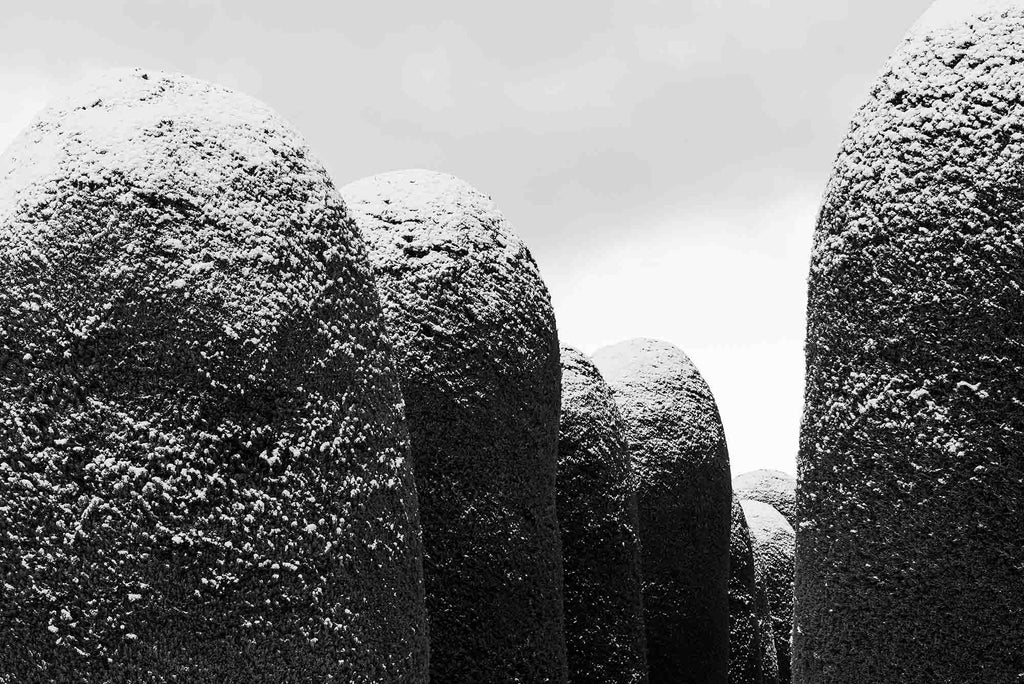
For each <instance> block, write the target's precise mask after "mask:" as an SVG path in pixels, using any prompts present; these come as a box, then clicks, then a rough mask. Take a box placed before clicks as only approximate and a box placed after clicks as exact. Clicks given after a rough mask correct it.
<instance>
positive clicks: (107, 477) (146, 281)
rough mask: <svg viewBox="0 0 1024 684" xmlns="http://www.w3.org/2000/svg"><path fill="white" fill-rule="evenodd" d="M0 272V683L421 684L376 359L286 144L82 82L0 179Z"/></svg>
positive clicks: (405, 526) (406, 476) (359, 254)
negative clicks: (388, 683) (331, 683)
mask: <svg viewBox="0 0 1024 684" xmlns="http://www.w3.org/2000/svg"><path fill="white" fill-rule="evenodd" d="M0 280H2V282H3V287H2V288H0V520H2V521H3V522H2V524H0V580H2V588H0V681H4V682H11V683H14V682H39V681H59V682H99V681H118V682H142V681H146V682H167V681H188V682H282V681H290V682H324V681H336V682H381V681H396V682H397V681H409V682H425V681H426V677H427V671H426V667H427V634H426V618H425V613H424V606H423V585H422V568H421V542H420V531H419V523H418V520H417V505H416V492H415V486H414V481H413V474H412V469H411V467H410V463H409V461H408V437H407V433H406V429H405V425H404V419H403V416H402V401H401V396H400V394H399V387H398V383H397V377H396V374H395V371H394V362H393V359H392V358H391V352H390V350H389V347H388V345H387V344H386V342H385V340H384V335H383V329H382V317H381V312H380V308H379V302H378V297H377V293H376V290H375V288H374V285H373V281H372V278H371V273H370V270H369V267H368V264H367V262H366V257H365V249H364V247H363V244H362V241H361V239H360V238H359V236H358V234H357V232H356V230H355V227H354V226H353V224H352V223H351V222H350V221H349V220H348V219H347V217H346V214H345V209H344V206H343V203H342V202H341V200H340V197H339V196H338V194H337V191H336V190H335V189H334V188H333V186H332V183H331V181H330V180H329V178H328V177H327V174H326V173H325V172H324V170H323V168H322V167H321V166H320V164H319V163H318V162H317V161H315V160H314V159H313V158H312V157H311V156H310V154H309V151H308V149H307V148H306V145H305V143H304V142H303V141H302V140H301V139H300V138H299V137H298V135H297V134H295V133H294V132H293V131H292V130H291V129H290V128H289V127H288V126H286V125H285V124H284V123H283V122H282V121H281V120H280V119H279V118H278V117H277V116H276V115H274V114H273V113H272V112H270V111H269V110H268V109H267V108H266V107H264V106H263V105H261V104H259V103H258V102H255V101H253V100H251V99H249V98H246V97H242V96H240V95H237V94H234V93H232V92H230V91H227V90H224V89H222V88H219V87H216V86H212V85H210V84H207V83H203V82H201V81H196V80H193V79H190V78H186V77H183V76H177V75H169V74H163V73H158V72H143V71H117V72H113V73H107V74H104V75H102V76H99V77H97V78H95V79H93V80H90V81H88V82H86V83H84V84H82V85H81V86H80V87H79V88H77V89H76V90H74V91H73V92H72V93H71V94H70V95H69V96H68V97H67V98H66V99H64V100H62V101H60V102H58V103H57V104H55V105H54V106H52V107H51V108H49V109H47V110H46V111H45V112H44V113H43V114H42V115H41V116H40V117H39V118H38V119H37V120H36V122H35V123H33V124H32V125H31V126H30V127H29V128H28V129H27V130H26V131H25V132H24V133H22V135H21V136H20V137H19V138H18V139H17V141H16V142H15V143H14V144H13V145H12V147H11V148H10V149H8V150H7V152H6V153H5V155H4V156H3V157H2V159H0Z"/></svg>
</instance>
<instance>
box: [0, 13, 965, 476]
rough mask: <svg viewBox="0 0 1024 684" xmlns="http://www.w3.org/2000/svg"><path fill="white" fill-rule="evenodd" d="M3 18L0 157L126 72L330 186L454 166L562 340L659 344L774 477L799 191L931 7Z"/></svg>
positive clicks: (801, 216) (793, 321)
mask: <svg viewBox="0 0 1024 684" xmlns="http://www.w3.org/2000/svg"><path fill="white" fill-rule="evenodd" d="M944 1H945V2H947V3H949V2H957V1H959V0H944ZM10 4H12V5H15V6H5V7H4V17H3V21H2V22H0V46H2V47H0V53H2V60H0V146H4V145H6V143H7V142H8V141H9V140H10V139H11V138H12V137H13V136H14V135H15V134H16V133H17V131H18V130H19V129H20V128H21V127H22V126H23V125H25V123H27V122H28V120H29V118H30V117H31V116H32V115H33V113H34V112H35V111H36V110H37V109H38V108H39V107H40V106H42V105H43V104H44V103H45V102H46V101H47V99H48V98H49V97H50V96H51V95H52V94H53V93H54V92H55V91H56V90H58V89H59V88H61V87H63V86H64V85H65V84H67V83H68V82H69V81H72V80H74V79H76V78H78V77H80V76H81V75H83V74H84V73H86V72H88V71H90V70H94V69H99V68H105V67H109V66H136V65H138V66H144V67H147V68H156V69H169V70H174V71H181V72H185V73H188V74H192V75H194V76H199V77H201V78H206V79H209V80H212V81H216V82H219V83H221V84H224V85H227V86H230V87H234V88H236V89H239V90H241V91H243V92H246V93H249V94H251V95H254V96H256V97H258V98H260V99H262V100H264V101H265V102H267V103H269V104H270V105H271V106H272V107H274V108H275V109H276V110H277V111H278V112H280V113H281V114H282V115H284V116H285V118H287V119H288V120H290V121H291V122H292V123H293V124H294V125H295V126H296V127H297V128H298V129H299V130H300V131H301V132H302V133H303V134H304V135H305V136H306V137H307V139H308V140H309V142H310V144H311V146H312V148H313V150H314V151H315V152H316V153H317V154H318V155H319V156H320V157H321V159H323V161H324V162H325V164H326V165H327V167H328V169H329V170H330V171H331V173H332V174H333V175H334V178H335V181H336V182H337V184H338V185H339V187H340V186H341V185H344V184H345V183H348V182H349V181H352V180H355V179H357V178H361V177H363V176H367V175H371V174H374V173H379V172H382V171H387V170H392V169H398V168H411V167H424V168H433V169H438V170H441V171H447V172H450V173H453V174H455V175H457V176H460V177H462V178H464V179H465V180H467V181H468V182H470V183H472V184H473V185H475V186H476V187H477V188H479V189H480V190H482V191H484V192H486V193H487V194H490V195H491V196H492V197H493V198H494V199H495V200H496V201H497V203H498V205H499V206H500V207H501V208H502V209H503V210H504V212H505V213H506V215H507V216H508V217H509V218H510V219H511V220H512V222H513V223H514V225H515V226H516V227H517V229H518V231H519V232H520V234H521V235H522V236H523V237H524V238H525V239H526V241H527V243H528V244H529V245H530V248H531V251H532V252H533V254H534V256H535V257H536V259H537V261H538V262H539V264H540V268H541V272H542V273H543V275H544V277H545V279H546V280H547V283H548V286H549V287H550V289H551V293H552V296H553V298H554V303H555V309H556V313H557V315H558V322H559V329H560V335H561V338H562V341H563V342H566V343H568V344H572V345H574V346H577V347H579V348H581V349H583V350H584V351H587V352H591V351H594V350H595V349H596V348H598V347H600V346H603V345H605V344H609V343H612V342H616V341H619V340H622V339H626V338H630V337H639V336H646V337H660V338H663V339H666V340H669V341H671V342H673V343H675V344H677V345H678V346H679V347H681V348H682V349H683V350H684V351H686V352H687V353H688V354H689V355H690V356H691V358H692V359H693V360H694V362H695V363H696V364H697V366H698V367H699V368H700V369H701V371H702V372H703V374H704V376H705V377H706V378H707V380H708V382H709V383H710V385H711V388H712V390H713V391H714V393H715V396H716V398H717V400H718V404H719V408H720V409H721V412H722V417H723V420H724V422H725V430H726V435H727V438H728V441H729V447H730V452H731V455H732V464H733V472H734V473H740V472H744V471H746V470H751V469H754V468H779V469H781V470H785V471H788V472H790V473H794V472H795V460H796V451H797V436H798V432H799V422H800V411H801V404H802V394H803V350H802V347H803V336H804V305H805V280H806V275H807V263H808V254H809V250H810V241H811V234H812V232H813V229H814V222H815V215H816V212H817V207H818V202H819V200H820V197H821V193H822V190H823V187H824V183H825V180H826V179H827V177H828V173H829V169H830V167H831V163H832V159H833V157H834V155H835V153H836V151H837V150H838V147H839V144H840V141H841V140H842V137H843V134H844V133H845V130H846V126H847V123H848V121H849V119H850V117H851V116H852V114H853V112H854V110H855V109H856V107H857V106H858V105H859V104H860V103H861V102H862V101H863V100H864V98H865V96H866V94H867V90H868V87H869V85H870V83H871V81H872V80H873V78H874V77H875V75H877V73H878V72H879V70H880V69H881V68H882V66H883V63H884V61H885V59H886V57H887V56H888V54H889V53H890V52H891V51H892V49H893V48H894V47H895V45H896V44H897V43H898V41H899V39H900V37H901V36H902V35H903V33H904V32H905V31H906V30H907V29H908V28H910V26H911V25H912V24H913V22H914V20H915V18H916V17H917V16H918V15H920V14H921V13H922V11H923V10H924V9H925V8H926V7H927V5H928V4H929V0H899V1H898V2H893V0H669V1H666V2H658V1H653V0H572V1H565V0H563V1H562V2H557V1H552V0H545V1H543V2H536V1H534V0H519V1H518V2H507V3H501V4H500V5H499V4H498V3H493V2H481V1H480V0H465V1H460V2H413V1H412V0H409V1H407V2H388V1H386V0H385V1H380V2H365V1H363V2H350V1H337V2H326V1H324V2H315V3H313V2H309V3H306V2H302V1H299V0H288V1H284V2H282V1H281V0H274V1H273V2H266V1H263V0H258V1H256V0H245V1H239V2H214V1H206V0H179V1H178V2H163V3H161V2H156V1H154V0H123V1H121V2H110V1H105V0H104V1H97V0H90V1H89V2H81V1H80V0H68V1H64V2H48V1H46V0H37V1H36V2H32V3H10ZM18 5H20V6H21V7H20V8H19V7H18Z"/></svg>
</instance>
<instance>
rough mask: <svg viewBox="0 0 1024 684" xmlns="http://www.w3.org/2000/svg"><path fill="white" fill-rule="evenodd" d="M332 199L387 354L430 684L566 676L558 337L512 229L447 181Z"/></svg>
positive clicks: (351, 191) (533, 268)
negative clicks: (393, 358) (368, 281)
mask: <svg viewBox="0 0 1024 684" xmlns="http://www.w3.org/2000/svg"><path fill="white" fill-rule="evenodd" d="M342 195H343V196H344V197H345V201H346V203H347V204H348V206H349V209H350V211H351V212H352V215H353V216H354V217H355V219H356V222H357V224H358V225H359V227H360V228H361V229H362V232H363V234H364V236H365V237H366V240H367V242H368V244H369V247H370V261H371V263H372V266H373V269H374V271H375V273H376V275H377V280H378V284H379V287H380V293H381V299H382V303H383V306H384V312H385V315H386V317H387V320H388V324H389V326H390V333H391V336H392V338H393V340H394V344H395V346H396V349H397V352H398V358H399V367H400V372H401V383H402V390H403V393H404V395H405V401H406V407H407V411H408V418H409V430H410V436H411V441H412V454H413V461H414V466H415V472H416V482H417V485H418V488H419V495H420V512H421V517H422V521H423V538H424V552H425V556H424V577H425V584H426V593H427V609H428V613H429V616H430V631H431V678H432V680H433V681H436V682H451V683H457V682H472V683H476V682H506V681H508V682H513V681H522V682H564V681H565V680H566V676H567V673H566V652H565V637H564V623H563V612H562V550H561V543H560V540H559V532H558V520H557V517H556V515H555V473H556V469H557V450H558V416H559V410H560V387H561V382H560V375H561V374H560V367H559V351H558V336H557V334H556V331H555V318H554V313H553V312H552V309H551V302H550V298H549V296H548V292H547V288H546V287H545V286H544V282H543V281H542V280H541V277H540V274H539V273H538V270H537V265H536V263H535V262H534V260H533V257H532V256H531V255H530V252H529V251H528V250H527V248H526V246H525V245H524V244H523V243H522V241H521V240H520V239H519V238H518V237H517V236H516V235H515V233H514V232H513V230H512V227H511V225H510V224H509V223H508V221H507V220H506V219H505V217H504V216H503V215H502V214H501V212H499V211H498V209H497V208H496V207H495V205H494V203H493V202H492V201H491V200H490V199H489V198H488V197H486V196H484V195H482V194H481V193H479V192H477V191H476V190H474V189H473V188H472V187H470V186H469V185H467V184H466V183H464V182H463V181H460V180H459V179H457V178H453V177H452V176H448V175H445V174H440V173H434V172H431V171H400V172H394V173H387V174H383V175H380V176H374V177H372V178H367V179H364V180H361V181H357V182H355V183H353V184H351V185H348V186H347V187H345V188H343V189H342Z"/></svg>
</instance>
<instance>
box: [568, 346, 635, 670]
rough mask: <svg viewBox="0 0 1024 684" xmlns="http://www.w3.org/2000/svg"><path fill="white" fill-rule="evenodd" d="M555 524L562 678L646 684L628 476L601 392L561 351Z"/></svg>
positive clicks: (584, 367)
mask: <svg viewBox="0 0 1024 684" xmlns="http://www.w3.org/2000/svg"><path fill="white" fill-rule="evenodd" d="M561 352H562V356H561V358H562V415H561V420H560V422H559V439H558V524H559V527H560V528H561V531H562V556H563V563H564V567H565V631H566V646H567V649H568V653H569V680H570V681H573V682H622V683H623V684H627V683H631V684H641V683H642V682H646V681H647V656H646V650H647V644H646V639H645V637H644V618H643V601H642V599H641V574H640V545H639V540H638V537H637V508H636V478H635V477H634V476H633V472H632V467H631V465H630V462H629V446H628V444H627V443H626V439H625V434H624V429H625V428H624V426H623V424H622V418H621V417H620V416H619V410H618V408H617V407H616V405H615V400H614V399H613V398H612V393H611V390H610V389H609V388H608V385H606V384H605V382H604V379H603V378H602V377H601V374H600V373H599V372H598V370H597V368H596V367H595V366H594V364H593V362H591V361H590V359H588V358H587V357H586V356H584V355H583V354H582V353H580V352H579V351H577V350H575V349H572V348H571V347H566V346H563V347H562V350H561Z"/></svg>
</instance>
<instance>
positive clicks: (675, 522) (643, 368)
mask: <svg viewBox="0 0 1024 684" xmlns="http://www.w3.org/2000/svg"><path fill="white" fill-rule="evenodd" d="M594 363H595V365H596V366H597V368H598V369H599V370H600V372H601V374H602V375H603V376H604V378H605V380H606V381H607V382H608V385H609V386H610V387H611V389H612V393H613V395H614V397H615V401H616V403H617V404H618V407H619V411H620V412H621V414H622V418H623V421H624V424H625V426H626V438H627V441H628V442H629V446H630V457H631V461H632V465H633V470H634V473H635V476H636V478H637V508H638V511H639V520H640V544H641V547H642V560H643V575H644V596H643V598H644V613H645V618H646V627H647V660H648V663H649V666H650V678H651V681H652V682H693V683H694V684H698V683H700V684H708V683H712V684H724V683H725V681H726V679H727V676H728V667H729V605H728V578H729V527H730V523H729V519H730V508H731V497H732V487H731V483H730V482H729V453H728V449H727V448H726V444H725V433H724V432H723V430H722V421H721V418H720V417H719V414H718V407H717V406H716V404H715V399H714V397H713V396H712V395H711V390H710V388H708V385H707V383H706V382H705V381H704V378H703V377H701V375H700V373H699V372H698V371H697V368H696V367H695V366H694V365H693V363H692V362H691V361H690V359H689V358H688V357H687V356H686V354H684V353H683V352H682V351H680V350H679V349H677V348H676V347H674V346H672V345H671V344H668V343H667V342H661V341H658V340H648V339H636V340H629V341H627V342H621V343H619V344H615V345H612V346H610V347H605V348H603V349H599V350H598V351H597V352H595V353H594Z"/></svg>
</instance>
